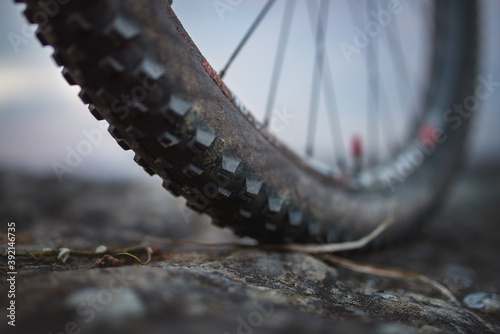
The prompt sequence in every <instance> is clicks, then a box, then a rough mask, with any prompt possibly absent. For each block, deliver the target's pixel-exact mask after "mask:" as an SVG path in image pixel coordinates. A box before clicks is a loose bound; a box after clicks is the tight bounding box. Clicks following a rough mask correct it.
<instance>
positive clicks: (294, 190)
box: [16, 0, 477, 243]
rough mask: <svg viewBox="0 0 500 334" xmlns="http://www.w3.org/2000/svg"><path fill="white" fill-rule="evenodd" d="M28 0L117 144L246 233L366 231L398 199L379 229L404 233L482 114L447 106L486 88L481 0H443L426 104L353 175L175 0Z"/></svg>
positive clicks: (313, 237) (432, 201)
mask: <svg viewBox="0 0 500 334" xmlns="http://www.w3.org/2000/svg"><path fill="white" fill-rule="evenodd" d="M16 2H24V3H26V4H27V8H26V10H25V15H26V17H27V19H28V20H29V21H30V22H31V23H37V24H38V25H39V27H38V30H37V33H36V34H37V37H38V38H39V40H40V41H41V43H42V44H43V45H51V46H53V47H54V50H55V51H54V55H53V57H54V59H55V60H56V62H57V63H58V64H59V65H61V66H64V70H63V75H64V77H65V78H66V79H67V81H68V82H69V83H70V84H78V85H80V86H81V88H82V90H81V93H80V97H81V99H82V100H83V102H85V103H89V104H90V106H89V109H90V111H91V112H92V114H93V115H94V116H95V117H96V118H97V119H98V120H103V119H105V120H106V121H108V122H109V124H110V127H109V132H110V133H111V134H112V135H113V136H114V137H115V138H116V140H117V141H118V144H120V146H121V147H123V148H124V149H132V150H133V151H134V152H135V153H136V157H135V161H136V162H137V163H138V164H139V165H140V166H142V167H144V169H145V170H146V171H147V172H148V173H149V174H151V175H153V174H157V175H159V176H160V177H161V178H162V179H163V180H164V182H163V186H164V187H165V188H166V189H167V190H169V191H170V192H172V193H173V194H174V195H177V196H179V195H181V196H184V197H185V198H186V199H187V200H188V206H189V207H191V208H193V209H194V210H196V211H199V212H205V213H207V214H209V215H210V216H211V217H212V218H213V221H214V223H215V224H217V225H220V226H227V227H230V228H232V229H233V230H234V232H235V233H236V234H238V235H241V236H250V237H253V238H255V239H257V240H259V241H262V242H301V243H305V242H309V243H311V242H314V243H317V242H337V241H342V240H353V239H356V238H359V237H360V236H362V235H365V234H367V233H368V232H369V231H371V230H372V229H373V228H375V227H376V226H377V225H378V224H379V223H380V222H381V221H382V220H383V219H384V218H385V217H386V216H387V215H388V214H389V213H390V212H391V211H392V210H393V209H394V208H395V207H396V206H397V207H398V211H397V217H396V222H395V223H394V224H393V225H392V226H391V227H390V229H389V230H387V231H386V232H385V233H384V235H383V236H381V237H379V238H378V239H377V240H378V242H383V241H388V240H395V239H398V238H400V237H401V236H402V235H403V234H407V233H408V232H409V231H411V229H412V228H413V227H414V226H415V225H416V222H418V221H420V220H421V219H422V217H424V216H425V215H427V214H428V213H429V212H430V210H431V209H432V208H434V207H435V206H436V203H437V202H438V200H440V199H441V197H442V196H443V191H444V190H445V187H446V185H447V184H448V182H449V180H450V176H451V175H452V174H453V172H454V171H455V170H456V169H457V166H458V162H459V161H460V158H461V156H462V153H463V148H464V144H465V140H466V133H467V130H468V128H469V122H470V118H468V117H461V118H460V123H459V124H458V122H457V121H456V117H457V115H450V113H449V112H448V111H447V110H448V109H449V108H450V107H451V106H452V105H453V104H454V103H459V102H462V101H464V99H465V98H466V97H467V96H469V95H470V94H471V93H473V87H472V85H473V80H474V78H475V69H476V54H475V53H476V51H475V50H476V36H477V32H476V30H477V27H476V14H475V13H476V3H475V1H470V0H462V1H457V0H442V1H436V2H435V19H434V20H435V35H434V40H433V45H432V64H433V65H432V75H431V76H430V82H429V83H428V87H429V89H428V94H427V96H426V98H425V101H426V104H425V107H424V110H422V112H423V113H422V115H423V116H422V117H421V118H420V120H419V121H417V122H416V123H415V126H414V129H415V130H414V131H413V132H412V133H410V134H408V138H409V139H408V140H407V142H406V143H405V144H404V145H403V146H402V148H401V149H400V150H399V152H398V154H396V155H395V156H393V157H391V159H389V160H387V161H386V162H385V163H384V164H380V165H377V166H373V167H372V168H370V171H369V173H366V172H364V171H360V172H359V173H357V174H356V177H351V178H349V179H347V180H345V179H342V180H339V179H337V178H335V177H333V176H332V175H328V174H325V173H322V172H320V171H319V170H317V169H315V168H313V167H311V166H310V164H309V163H307V162H306V161H305V160H304V159H302V158H300V157H298V156H297V155H296V154H295V153H294V152H292V151H291V150H290V149H288V148H287V147H286V146H285V145H284V144H282V143H281V142H280V141H278V140H277V139H275V138H274V137H273V136H272V135H271V134H270V133H269V132H268V131H267V130H266V129H265V128H264V127H262V125H260V123H258V122H257V121H255V119H254V118H253V116H252V115H251V114H250V113H248V112H247V111H245V110H243V109H242V108H240V107H239V105H238V103H237V102H236V100H235V98H234V97H233V95H232V93H231V92H230V91H229V89H228V88H227V87H226V85H225V84H224V83H223V82H222V80H221V79H220V78H219V77H218V76H217V74H216V72H215V71H214V70H213V69H212V68H211V66H210V65H209V63H208V62H207V61H206V59H205V58H204V57H203V56H202V54H201V53H200V52H199V50H198V49H197V47H196V45H195V44H194V42H193V41H192V40H191V39H190V37H189V35H188V34H187V32H186V31H185V30H184V28H183V26H182V25H181V23H180V22H179V20H178V19H177V17H176V15H175V14H174V12H173V11H172V9H171V8H170V5H169V4H168V3H167V2H165V1H160V0H150V1H132V0H125V1H121V0H99V1H78V2H76V1H75V2H68V1H55V0H50V1H38V0H25V1H19V0H18V1H16ZM451 116H453V117H451ZM457 124H458V126H457ZM402 158H404V159H402ZM401 161H410V163H411V166H410V167H411V168H410V169H411V170H405V168H407V166H404V165H402V163H401ZM402 170H403V171H404V172H402ZM388 180H389V181H390V182H388Z"/></svg>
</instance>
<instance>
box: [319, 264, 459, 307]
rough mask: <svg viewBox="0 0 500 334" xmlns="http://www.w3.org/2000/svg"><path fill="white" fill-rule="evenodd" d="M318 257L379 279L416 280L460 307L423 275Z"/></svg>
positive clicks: (446, 291) (455, 299)
mask: <svg viewBox="0 0 500 334" xmlns="http://www.w3.org/2000/svg"><path fill="white" fill-rule="evenodd" d="M318 257H319V258H321V259H322V260H324V261H326V262H329V263H331V264H336V265H339V266H342V267H344V268H348V269H350V270H353V271H357V272H360V273H365V274H370V275H376V276H381V277H390V278H404V279H408V278H410V279H418V280H420V281H422V282H424V283H426V284H429V285H430V286H432V287H434V288H435V289H437V290H439V291H440V292H441V293H442V294H443V295H445V296H446V297H448V298H449V299H450V300H451V301H452V302H453V303H454V304H455V305H457V306H460V302H459V301H458V299H457V298H456V297H455V296H454V295H453V293H452V292H451V291H450V290H449V289H447V288H446V287H445V286H443V285H442V284H439V283H438V282H436V281H434V280H432V279H430V278H428V277H426V276H424V275H421V274H416V273H412V272H410V271H406V270H402V269H384V268H377V267H374V266H371V265H366V264H359V263H355V262H353V261H350V260H347V259H343V258H340V257H338V256H335V255H331V254H320V255H318Z"/></svg>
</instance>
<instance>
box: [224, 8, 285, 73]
mask: <svg viewBox="0 0 500 334" xmlns="http://www.w3.org/2000/svg"><path fill="white" fill-rule="evenodd" d="M275 1H276V0H268V1H267V3H266V4H265V6H264V8H262V10H261V11H260V13H259V15H258V16H257V18H256V19H255V21H254V22H253V23H252V25H251V26H250V28H249V29H248V31H247V33H246V34H245V36H243V39H242V40H241V41H240V44H238V46H237V47H236V50H234V52H233V54H232V55H231V57H229V60H228V61H227V63H226V66H224V68H223V69H222V71H220V74H219V77H220V78H221V79H222V78H223V77H224V75H225V74H226V71H227V69H228V68H229V66H230V65H231V63H232V62H233V60H234V58H236V56H237V55H238V53H239V52H240V50H241V48H242V47H243V46H244V45H245V43H246V42H247V40H248V38H250V36H251V35H252V33H253V32H254V31H255V28H257V26H258V25H259V23H260V22H261V21H262V19H263V18H264V16H266V14H267V12H268V11H269V9H271V7H272V5H273V4H274V2H275Z"/></svg>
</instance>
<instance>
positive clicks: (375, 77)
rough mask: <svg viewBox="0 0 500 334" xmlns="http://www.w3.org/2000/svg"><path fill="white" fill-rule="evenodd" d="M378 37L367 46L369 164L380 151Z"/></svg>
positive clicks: (371, 163) (370, 7) (368, 6)
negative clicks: (370, 150) (370, 149)
mask: <svg viewBox="0 0 500 334" xmlns="http://www.w3.org/2000/svg"><path fill="white" fill-rule="evenodd" d="M376 7H377V6H374V1H368V5H367V7H366V8H367V11H366V14H367V17H369V14H370V12H371V11H372V10H377V8H376ZM376 42H377V38H374V39H372V41H371V42H370V43H369V44H368V47H367V57H366V67H367V71H368V72H369V73H368V80H367V82H368V92H369V95H370V96H371V98H368V99H367V105H366V107H367V132H366V137H367V140H368V142H369V143H370V144H371V148H372V152H370V153H369V155H368V159H369V162H368V164H369V165H374V164H376V162H377V160H378V157H377V154H378V152H379V143H378V141H379V131H378V128H379V118H380V117H379V116H380V115H379V73H378V70H379V69H378V53H377V45H376V44H377V43H376Z"/></svg>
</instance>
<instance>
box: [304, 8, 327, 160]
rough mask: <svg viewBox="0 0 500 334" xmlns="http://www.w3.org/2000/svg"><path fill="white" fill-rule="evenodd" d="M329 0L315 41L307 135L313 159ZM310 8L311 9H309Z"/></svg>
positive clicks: (307, 152) (323, 9) (307, 143)
mask: <svg viewBox="0 0 500 334" xmlns="http://www.w3.org/2000/svg"><path fill="white" fill-rule="evenodd" d="M328 5H329V1H328V0H321V2H320V7H319V12H318V25H317V28H316V41H315V49H316V57H315V58H314V70H313V80H312V84H311V99H310V104H309V123H308V128H307V134H306V136H307V137H306V155H307V156H309V157H312V155H313V150H314V136H315V132H316V123H317V118H318V102H319V93H320V90H319V88H320V87H319V85H321V81H322V73H323V60H324V54H325V52H324V51H325V34H324V29H325V28H326V26H323V21H325V24H326V22H327V21H326V19H325V20H324V17H323V16H324V15H328ZM308 8H310V7H308Z"/></svg>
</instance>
